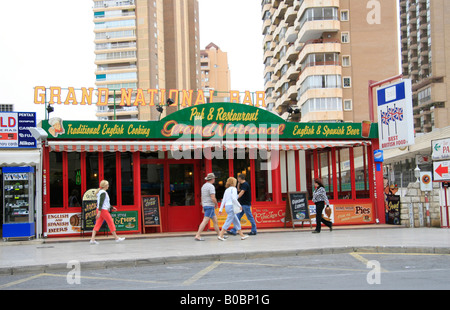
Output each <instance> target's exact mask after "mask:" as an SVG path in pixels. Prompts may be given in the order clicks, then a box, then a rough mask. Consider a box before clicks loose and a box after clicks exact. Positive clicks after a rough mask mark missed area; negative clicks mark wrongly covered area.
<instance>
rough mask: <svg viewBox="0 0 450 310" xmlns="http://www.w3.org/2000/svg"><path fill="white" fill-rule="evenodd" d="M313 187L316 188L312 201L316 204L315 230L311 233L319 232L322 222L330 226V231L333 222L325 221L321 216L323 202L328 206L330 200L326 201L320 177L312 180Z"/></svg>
mask: <svg viewBox="0 0 450 310" xmlns="http://www.w3.org/2000/svg"><path fill="white" fill-rule="evenodd" d="M314 187H315V188H316V190H315V191H314V193H313V198H312V201H313V202H314V203H315V204H316V230H314V231H313V234H314V233H315V234H318V233H320V230H321V228H322V223H324V224H325V225H326V226H328V227H329V228H330V231H332V230H333V223H332V222H330V221H327V220H326V219H324V218H323V217H322V212H323V209H324V208H325V204H326V205H327V206H328V205H329V204H330V202H329V201H328V197H327V192H326V191H325V187H324V186H323V183H322V180H321V179H315V180H314Z"/></svg>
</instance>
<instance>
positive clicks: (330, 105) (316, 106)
mask: <svg viewBox="0 0 450 310" xmlns="http://www.w3.org/2000/svg"><path fill="white" fill-rule="evenodd" d="M326 111H342V98H311V99H309V100H307V101H306V102H305V103H304V104H303V105H302V116H304V115H306V114H308V113H309V112H326Z"/></svg>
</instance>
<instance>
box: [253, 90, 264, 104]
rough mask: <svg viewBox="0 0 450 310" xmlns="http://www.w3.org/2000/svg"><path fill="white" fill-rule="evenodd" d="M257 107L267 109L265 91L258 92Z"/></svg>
mask: <svg viewBox="0 0 450 310" xmlns="http://www.w3.org/2000/svg"><path fill="white" fill-rule="evenodd" d="M255 106H256V107H264V108H265V107H266V93H265V92H263V91H257V92H256V105H255Z"/></svg>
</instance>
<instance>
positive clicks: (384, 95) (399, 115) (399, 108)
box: [377, 80, 414, 150]
mask: <svg viewBox="0 0 450 310" xmlns="http://www.w3.org/2000/svg"><path fill="white" fill-rule="evenodd" d="M377 95H378V130H379V139H380V148H381V149H382V150H387V149H392V148H402V147H406V146H409V145H413V144H414V119H413V110H412V84H411V80H403V81H401V82H400V83H396V84H394V85H389V86H386V87H382V88H380V89H378V90H377Z"/></svg>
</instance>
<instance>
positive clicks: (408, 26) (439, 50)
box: [399, 0, 450, 133]
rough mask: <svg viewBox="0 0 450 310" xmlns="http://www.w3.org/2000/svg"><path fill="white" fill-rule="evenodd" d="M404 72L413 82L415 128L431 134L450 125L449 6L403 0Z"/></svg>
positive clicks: (436, 2)
mask: <svg viewBox="0 0 450 310" xmlns="http://www.w3.org/2000/svg"><path fill="white" fill-rule="evenodd" d="M399 4H400V27H401V28H400V29H401V46H402V71H403V75H404V76H405V77H406V78H410V79H411V80H412V81H413V106H414V125H415V126H414V127H415V131H416V132H417V133H428V132H431V131H433V130H434V129H436V128H444V127H446V126H448V125H449V121H450V114H449V113H450V111H449V109H448V104H447V98H448V97H449V95H450V93H449V90H448V87H447V79H446V77H447V72H448V70H449V69H448V66H447V63H448V61H449V60H450V58H449V57H450V56H448V53H447V50H448V48H450V46H449V40H450V37H449V35H450V28H449V27H450V23H449V21H448V18H447V17H448V16H449V14H450V3H449V2H448V1H445V0H436V1H418V0H400V1H399Z"/></svg>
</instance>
